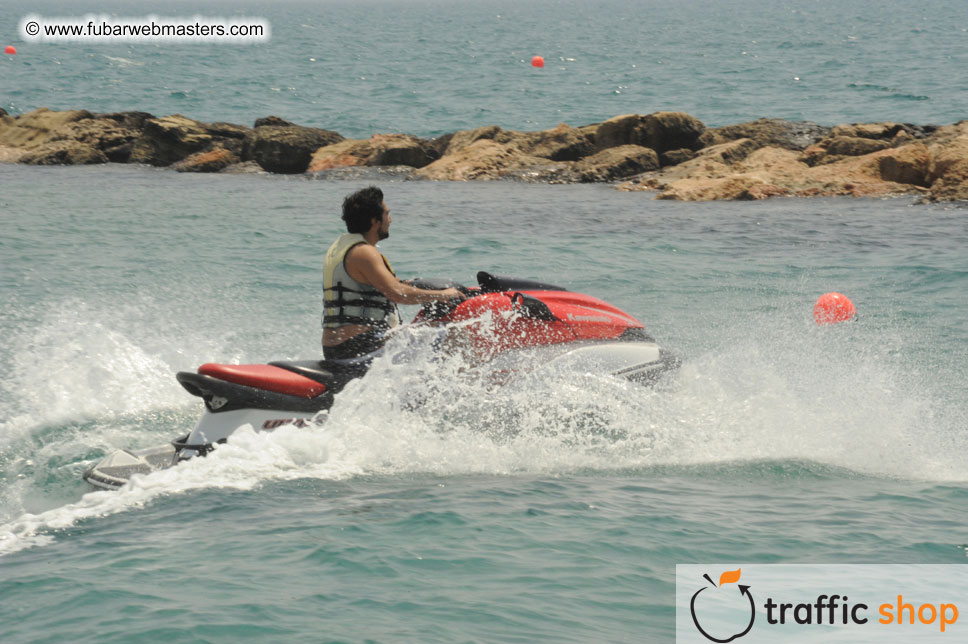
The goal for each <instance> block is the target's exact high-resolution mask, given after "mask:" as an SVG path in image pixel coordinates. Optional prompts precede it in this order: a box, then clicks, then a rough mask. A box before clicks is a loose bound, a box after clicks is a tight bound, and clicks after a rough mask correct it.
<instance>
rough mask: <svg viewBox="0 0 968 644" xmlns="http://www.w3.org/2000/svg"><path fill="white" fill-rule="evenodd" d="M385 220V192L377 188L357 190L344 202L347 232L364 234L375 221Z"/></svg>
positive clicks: (344, 219)
mask: <svg viewBox="0 0 968 644" xmlns="http://www.w3.org/2000/svg"><path fill="white" fill-rule="evenodd" d="M382 218H383V191H382V190H380V189H379V188H377V187H376V186H370V187H368V188H363V189H362V190H357V191H356V192H354V193H353V194H351V195H350V196H348V197H347V198H346V199H344V200H343V221H345V222H346V230H347V231H349V232H351V233H360V234H363V233H365V232H366V231H368V230H369V229H370V226H372V225H373V220H374V219H382Z"/></svg>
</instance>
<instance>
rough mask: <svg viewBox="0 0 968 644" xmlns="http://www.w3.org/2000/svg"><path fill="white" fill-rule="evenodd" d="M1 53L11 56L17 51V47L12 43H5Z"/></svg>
mask: <svg viewBox="0 0 968 644" xmlns="http://www.w3.org/2000/svg"><path fill="white" fill-rule="evenodd" d="M3 53H5V54H10V55H11V56H13V55H14V54H16V53H17V48H16V47H14V46H13V45H7V46H6V48H5V49H4V50H3Z"/></svg>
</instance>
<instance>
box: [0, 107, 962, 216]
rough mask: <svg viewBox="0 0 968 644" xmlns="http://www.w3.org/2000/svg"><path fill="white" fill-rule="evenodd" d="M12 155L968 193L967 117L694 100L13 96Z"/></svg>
mask: <svg viewBox="0 0 968 644" xmlns="http://www.w3.org/2000/svg"><path fill="white" fill-rule="evenodd" d="M0 162H6V163H23V164H31V165H86V164H97V163H109V162H111V163H141V164H147V165H152V166H158V167H170V168H172V169H174V170H176V171H179V172H272V173H282V174H311V175H318V176H341V173H345V172H346V171H347V169H348V168H350V169H351V168H366V167H377V168H382V169H385V170H387V171H392V172H393V173H394V175H395V176H403V177H406V178H409V179H425V180H437V181H468V180H497V179H504V180H517V181H529V182H544V183H590V182H608V183H615V184H616V187H617V188H618V189H619V190H628V191H637V190H647V191H654V192H655V193H656V197H657V198H659V199H676V200H682V201H709V200H720V199H728V200H743V199H765V198H768V197H780V196H788V197H812V196H834V195H849V196H857V197H884V196H894V195H917V196H919V197H920V200H921V201H961V200H968V121H960V122H958V123H955V124H953V125H946V126H940V127H939V126H919V125H911V124H907V123H860V124H849V125H838V126H836V127H824V126H821V125H817V124H815V123H810V122H794V121H784V120H778V119H760V120H757V121H751V122H748V123H741V124H738V125H730V126H725V127H718V128H707V127H706V126H705V125H704V124H703V123H702V122H701V121H700V120H698V119H696V118H695V117H693V116H690V115H688V114H684V113H681V112H657V113H654V114H647V115H639V114H626V115H622V116H616V117H614V118H611V119H609V120H607V121H604V122H602V123H594V124H591V125H584V126H581V127H571V126H568V125H565V124H561V125H559V126H558V127H556V128H553V129H551V130H544V131H539V132H516V131H511V130H504V129H501V128H500V127H498V126H496V125H492V126H487V127H481V128H478V129H475V130H464V131H460V132H454V133H452V134H446V135H444V136H440V137H437V138H435V139H421V138H418V137H415V136H410V135H406V134H374V135H373V136H371V137H370V138H369V139H346V138H344V137H343V136H341V135H340V134H338V133H336V132H332V131H329V130H324V129H319V128H311V127H304V126H300V125H296V124H294V123H290V122H288V121H285V120H283V119H281V118H278V117H275V116H269V117H266V118H261V119H258V120H257V121H256V122H255V123H254V124H253V126H252V127H246V126H243V125H236V124H232V123H218V122H216V123H204V122H201V121H196V120H193V119H190V118H186V117H184V116H181V115H178V114H175V115H171V116H163V117H155V116H153V115H151V114H148V113H145V112H117V113H110V114H96V113H91V112H88V111H85V110H71V111H60V112H55V111H50V110H47V109H44V108H41V109H37V110H34V111H32V112H28V113H26V114H22V115H20V116H16V117H14V116H10V115H8V114H6V112H4V111H3V110H2V109H0Z"/></svg>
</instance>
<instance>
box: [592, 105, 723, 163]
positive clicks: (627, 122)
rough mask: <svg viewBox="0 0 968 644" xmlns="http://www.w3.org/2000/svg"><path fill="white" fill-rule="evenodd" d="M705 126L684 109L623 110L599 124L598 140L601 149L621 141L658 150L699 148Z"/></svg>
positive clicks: (617, 144)
mask: <svg viewBox="0 0 968 644" xmlns="http://www.w3.org/2000/svg"><path fill="white" fill-rule="evenodd" d="M588 127H592V126H588ZM705 129H706V126H705V125H703V123H702V121H700V120H699V119H697V118H695V117H693V116H690V115H688V114H685V113H683V112H655V113H654V114H647V115H645V116H641V115H639V114H623V115H622V116H616V117H614V118H610V119H609V120H607V121H605V122H604V123H601V124H599V125H598V126H597V127H596V128H595V135H594V143H595V146H596V147H597V148H598V149H599V150H604V149H606V148H611V147H616V146H619V145H640V146H643V147H647V148H652V149H653V150H655V151H656V152H657V153H662V152H666V151H668V150H678V149H682V148H686V149H689V150H698V149H699V148H701V147H702V143H701V142H700V138H699V137H700V135H702V133H703V132H704V131H705Z"/></svg>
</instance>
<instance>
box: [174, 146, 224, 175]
mask: <svg viewBox="0 0 968 644" xmlns="http://www.w3.org/2000/svg"><path fill="white" fill-rule="evenodd" d="M237 163H239V157H238V156H237V155H236V154H234V153H233V152H230V151H229V150H226V149H225V148H223V147H215V148H212V149H211V150H206V151H204V152H196V153H195V154H191V155H189V156H187V157H185V158H184V159H182V160H181V161H177V162H175V163H174V164H173V165H172V166H171V167H172V168H173V169H174V170H176V171H178V172H221V171H222V170H224V169H225V168H227V167H229V166H231V165H235V164H237Z"/></svg>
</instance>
